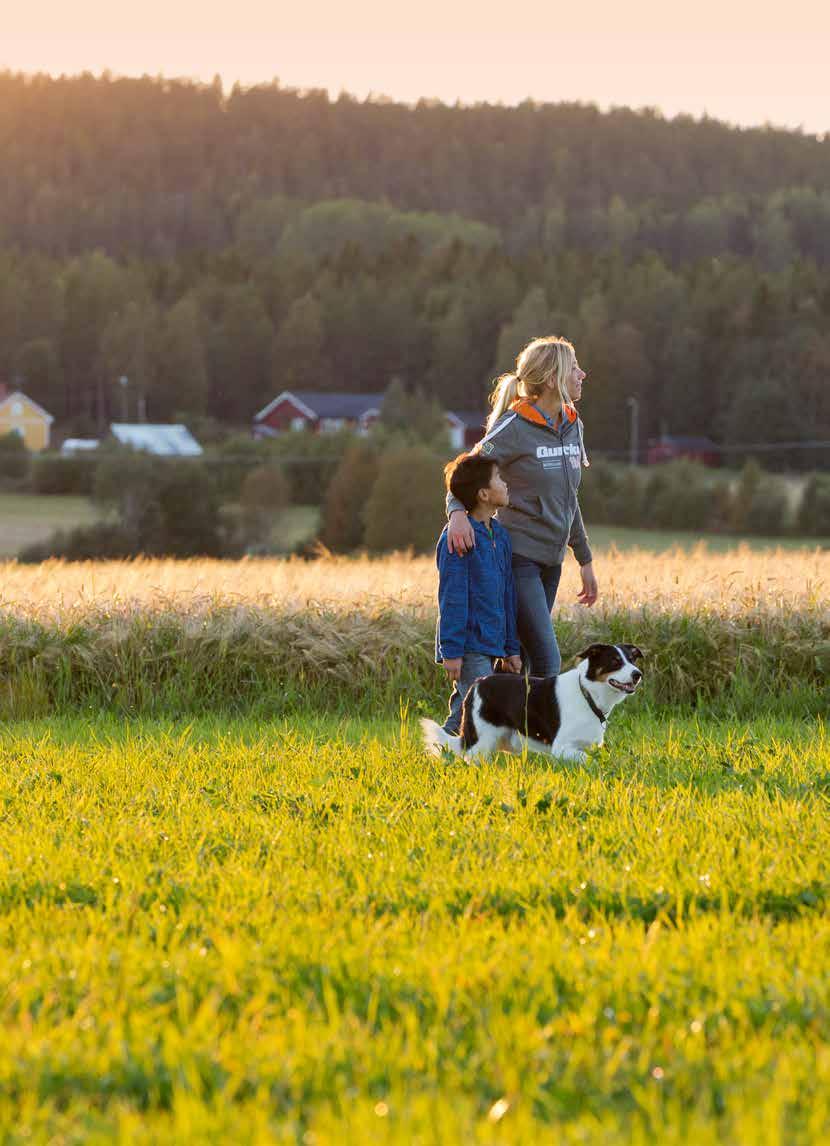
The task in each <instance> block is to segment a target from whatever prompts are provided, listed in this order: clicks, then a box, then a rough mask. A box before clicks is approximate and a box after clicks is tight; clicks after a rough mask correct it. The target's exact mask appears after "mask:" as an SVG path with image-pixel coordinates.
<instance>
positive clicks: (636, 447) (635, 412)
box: [626, 397, 640, 466]
mask: <svg viewBox="0 0 830 1146" xmlns="http://www.w3.org/2000/svg"><path fill="white" fill-rule="evenodd" d="M626 405H627V406H628V408H629V410H630V411H631V422H630V437H629V439H628V460H629V463H630V464H631V465H632V466H636V465H637V462H638V461H639V460H640V400H639V398H634V397H630V398H626Z"/></svg>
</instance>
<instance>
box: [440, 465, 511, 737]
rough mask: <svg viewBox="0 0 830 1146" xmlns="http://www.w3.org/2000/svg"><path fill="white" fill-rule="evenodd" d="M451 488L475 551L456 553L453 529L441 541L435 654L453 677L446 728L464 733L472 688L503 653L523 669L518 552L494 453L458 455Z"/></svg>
mask: <svg viewBox="0 0 830 1146" xmlns="http://www.w3.org/2000/svg"><path fill="white" fill-rule="evenodd" d="M444 478H445V481H446V485H447V489H448V490H449V491H450V493H452V494H453V495H454V496H455V497H457V498H458V500H459V501H460V502H461V504H462V505H463V506H464V508H465V509H466V510H467V513H468V516H469V518H470V524H471V526H472V528H473V530H474V532H475V535H476V545H475V547H474V548H473V549H471V550H470V551H469V552H468V553H465V554H463V555H459V554H457V553H450V551H449V549H448V547H447V530H446V527H445V529H444V532H443V533H442V534H441V536H440V538H439V539H438V545H437V547H436V560H437V563H438V628H437V631H436V634H435V660H436V663H438V664H441V663H442V662H443V665H444V670H445V671H446V673H447V676H448V677H449V679H450V680H451V681H452V682H453V690H452V695H451V696H450V711H449V715H448V716H447V719H446V722H445V723H444V731H445V732H448V733H449V734H450V735H451V736H457V735H458V732H459V730H460V728H461V706H462V704H463V701H464V697H465V696H466V695H467V690H468V689H469V687H470V685H471V684H472V683H473V681H474V680H477V679H478V677H480V676H489V675H490V673H492V671H493V662H494V660H495V659H496V658H497V657H499V658H503V661H504V667H506V668H507V669H508V671H510V672H515V673H519V672H521V671H522V660H521V656H520V655H519V638H518V636H517V633H516V588H515V585H514V583H513V567H512V559H513V550H512V546H511V544H510V537H509V535H508V533H507V530H506V529H505V528H504V527H503V526H502V525H499V523H498V521H496V520H495V518H494V514H495V513H496V511H497V510H498V509H500V508H501V507H502V506H505V505H507V504H508V494H507V485H506V484H505V481H504V479H503V478H502V477H501V475H500V474H499V467H498V465H497V463H496V462H494V461H493V460H492V459H488V458H486V457H482V455H481V454H479V453H472V454H459V456H458V457H457V458H456V459H455V461H452V462H450V463H449V464H448V465H447V466H446V467H445V468H444Z"/></svg>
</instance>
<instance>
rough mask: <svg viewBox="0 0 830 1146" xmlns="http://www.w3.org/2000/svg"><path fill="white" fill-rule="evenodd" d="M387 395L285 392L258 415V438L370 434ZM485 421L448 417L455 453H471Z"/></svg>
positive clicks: (468, 416)
mask: <svg viewBox="0 0 830 1146" xmlns="http://www.w3.org/2000/svg"><path fill="white" fill-rule="evenodd" d="M383 397H384V396H383V394H343V393H339V394H338V393H328V392H317V391H311V390H283V392H282V393H281V394H278V395H277V397H276V398H274V400H273V401H272V402H269V403H268V405H267V406H265V407H263V409H261V410H260V411H259V413H258V414H255V415H254V425H253V433H254V437H255V438H267V437H273V436H274V435H275V434H282V433H285V432H286V431H289V430H311V431H312V432H314V433H320V434H327V433H333V432H334V431H336V430H343V429H349V430H355V431H356V432H357V433H366V432H367V431H368V430H369V429H371V427H372V426H373V425H374V423H375V422H376V421H377V419H378V418H379V417H380V409H381V406H382V404H383ZM485 420H486V419H485V417H484V415H483V414H478V413H469V412H464V413H457V412H453V411H450V412H448V413H447V429H448V430H449V433H450V440H451V442H452V446H453V449H456V450H463V449H469V447H470V446H472V445H474V444H475V443H476V442H477V441H478V440H479V439H480V438H481V437H482V435H483V433H484V422H485Z"/></svg>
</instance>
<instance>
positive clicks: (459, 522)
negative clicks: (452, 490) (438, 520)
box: [447, 509, 476, 557]
mask: <svg viewBox="0 0 830 1146" xmlns="http://www.w3.org/2000/svg"><path fill="white" fill-rule="evenodd" d="M475 544H476V535H475V533H474V532H473V527H472V525H471V524H470V519H469V517H468V516H467V514H466V513H465V512H464V510H463V509H454V510H453V511H452V513H451V514H450V520H449V523H448V525H447V549H448V550H449V551H450V553H456V554H457V555H458V556H459V557H463V556H464V554H465V553H469V552H470V550H471V549H474V548H475Z"/></svg>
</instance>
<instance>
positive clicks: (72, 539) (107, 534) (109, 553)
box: [18, 521, 135, 564]
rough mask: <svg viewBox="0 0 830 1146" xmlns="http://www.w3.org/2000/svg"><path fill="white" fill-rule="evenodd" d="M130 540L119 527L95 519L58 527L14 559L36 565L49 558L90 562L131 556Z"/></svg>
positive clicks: (132, 552)
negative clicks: (90, 523) (76, 525)
mask: <svg viewBox="0 0 830 1146" xmlns="http://www.w3.org/2000/svg"><path fill="white" fill-rule="evenodd" d="M134 555H135V549H134V548H133V540H132V537H131V536H130V534H129V533H128V532H127V531H126V530H125V529H124V527H123V526H121V525H118V524H117V523H114V522H106V521H98V522H96V523H95V524H94V525H83V526H79V527H78V528H77V529H69V530H58V532H57V533H55V534H53V535H52V537H50V538H48V539H47V540H46V541H38V542H36V543H35V544H34V545H28V546H26V548H25V549H23V550H21V552H20V553H19V555H18V561H20V562H21V563H23V564H36V563H37V562H39V561H46V560H48V559H49V558H50V557H60V558H62V559H63V560H64V561H91V560H95V559H102V558H103V559H112V560H116V559H118V558H124V557H132V556H134Z"/></svg>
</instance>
